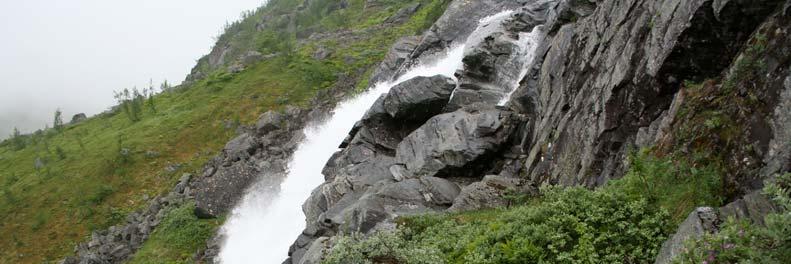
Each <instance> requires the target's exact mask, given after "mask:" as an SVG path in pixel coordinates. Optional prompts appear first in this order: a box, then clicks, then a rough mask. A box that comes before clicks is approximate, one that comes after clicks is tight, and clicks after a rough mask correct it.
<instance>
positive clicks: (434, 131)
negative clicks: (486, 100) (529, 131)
mask: <svg viewBox="0 0 791 264" xmlns="http://www.w3.org/2000/svg"><path fill="white" fill-rule="evenodd" d="M512 118H513V117H512V116H511V115H510V114H509V113H508V112H503V111H501V110H498V109H495V108H493V107H485V106H484V107H483V108H482V109H476V108H474V107H473V108H471V109H462V110H459V111H456V112H453V113H448V114H442V115H438V116H435V117H433V118H431V119H429V120H428V121H427V122H426V123H425V124H424V125H423V126H421V127H420V128H419V129H418V130H416V131H415V132H412V134H410V135H409V136H408V137H406V138H405V139H404V140H403V141H402V142H401V143H400V144H399V145H398V149H397V151H396V162H397V163H398V165H395V166H394V167H392V168H391V169H390V171H391V172H393V174H394V176H395V177H396V179H407V178H420V177H431V176H437V177H450V176H456V177H465V176H469V177H480V173H483V172H485V171H486V170H487V169H488V167H489V166H491V164H490V160H486V158H487V156H488V155H494V154H495V153H497V152H498V151H499V150H500V149H501V146H502V144H503V143H505V142H507V141H508V139H509V136H510V134H511V132H512V131H513V128H514V126H513V122H514V121H516V120H513V119H512Z"/></svg>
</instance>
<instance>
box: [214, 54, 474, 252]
mask: <svg viewBox="0 0 791 264" xmlns="http://www.w3.org/2000/svg"><path fill="white" fill-rule="evenodd" d="M462 56H463V47H457V48H453V49H451V50H450V51H449V52H447V53H446V54H445V56H443V58H441V59H439V60H437V61H435V63H432V64H430V65H421V66H418V67H415V68H413V69H411V70H409V71H408V72H407V73H406V74H404V75H403V76H401V77H399V79H398V80H396V81H393V82H388V83H380V84H378V85H376V86H375V87H374V88H373V89H371V90H370V91H368V92H366V93H364V94H362V95H360V96H357V97H356V98H354V99H351V100H349V101H346V102H343V103H341V104H340V105H339V106H338V107H337V108H336V109H335V111H334V114H333V115H332V117H330V118H329V119H328V120H327V121H326V122H324V123H322V124H318V125H313V126H309V127H307V128H305V140H304V141H303V142H302V143H301V144H300V146H299V147H298V148H297V150H296V151H295V152H294V154H293V156H292V160H291V162H290V163H289V165H288V168H289V171H288V175H287V178H286V180H285V181H284V182H283V184H282V185H281V187H280V189H281V192H280V193H279V194H278V196H277V197H275V198H274V200H273V201H269V199H271V196H269V195H263V194H257V193H255V192H250V193H248V194H247V195H246V197H245V198H244V199H243V200H242V203H241V204H239V206H237V207H236V208H235V209H234V210H233V212H232V213H231V216H230V218H229V219H228V221H227V222H226V224H225V225H224V226H223V227H222V231H221V232H222V233H223V235H224V237H225V241H224V244H223V246H222V249H221V251H220V255H219V259H220V261H221V262H222V263H232V264H237V263H280V262H282V261H283V260H284V259H286V257H287V255H286V253H287V252H288V247H289V246H290V245H291V243H292V242H293V239H294V237H296V236H297V235H299V233H300V232H301V231H302V229H304V227H305V223H304V220H303V219H304V215H303V214H302V210H301V209H302V207H301V205H302V202H304V201H305V200H306V199H307V198H308V196H310V192H311V190H313V188H315V187H316V186H319V185H320V184H321V183H322V181H323V179H324V178H323V177H322V176H321V170H322V168H323V167H324V163H325V162H326V161H327V160H329V159H330V157H331V156H332V154H333V153H335V152H336V151H337V150H338V145H340V143H341V141H342V140H343V139H344V137H345V136H346V134H347V133H348V131H349V130H350V129H351V128H352V126H354V123H355V122H357V120H359V119H360V118H361V117H362V115H363V114H364V113H365V111H367V110H368V108H370V107H371V105H373V103H374V102H375V101H376V99H377V98H379V96H380V95H381V94H383V93H387V92H388V91H389V90H390V88H391V87H393V86H395V85H396V84H398V83H401V82H403V81H406V80H409V79H411V78H414V77H418V76H433V75H437V74H442V75H445V76H450V77H452V76H453V73H454V72H456V70H457V69H458V68H459V67H460V66H461V59H462ZM262 204H268V206H261V205H262Z"/></svg>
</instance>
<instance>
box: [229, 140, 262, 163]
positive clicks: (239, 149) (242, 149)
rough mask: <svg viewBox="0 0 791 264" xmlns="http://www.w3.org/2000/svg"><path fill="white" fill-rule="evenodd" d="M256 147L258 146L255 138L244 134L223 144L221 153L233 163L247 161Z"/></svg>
mask: <svg viewBox="0 0 791 264" xmlns="http://www.w3.org/2000/svg"><path fill="white" fill-rule="evenodd" d="M258 147H259V144H258V142H256V140H255V138H253V137H252V136H250V135H249V134H247V133H245V134H241V135H239V136H238V137H236V138H234V139H233V140H231V141H230V142H228V143H227V144H225V147H224V148H223V152H224V153H225V155H226V156H227V157H228V159H229V160H230V161H232V162H235V161H239V160H247V159H248V158H250V155H253V154H255V150H256V149H257V148H258Z"/></svg>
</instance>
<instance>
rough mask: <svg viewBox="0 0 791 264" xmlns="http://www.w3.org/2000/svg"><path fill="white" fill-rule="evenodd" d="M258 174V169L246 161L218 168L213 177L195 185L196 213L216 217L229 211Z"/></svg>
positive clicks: (200, 215) (204, 216)
mask: <svg viewBox="0 0 791 264" xmlns="http://www.w3.org/2000/svg"><path fill="white" fill-rule="evenodd" d="M256 176H258V171H257V170H255V169H254V166H251V165H248V164H247V163H246V162H235V163H233V164H232V165H231V166H228V167H225V166H223V167H220V168H218V169H217V172H215V173H214V175H213V176H212V177H210V178H204V179H203V180H202V181H200V182H198V184H197V186H195V190H196V194H195V215H197V216H198V217H200V218H214V217H218V216H220V215H222V214H224V213H226V212H228V211H229V210H230V209H231V208H232V207H233V206H234V205H235V204H236V202H237V201H238V200H239V199H241V197H242V195H243V194H244V192H243V190H245V189H246V188H247V186H249V185H250V184H252V182H254V181H255V179H256Z"/></svg>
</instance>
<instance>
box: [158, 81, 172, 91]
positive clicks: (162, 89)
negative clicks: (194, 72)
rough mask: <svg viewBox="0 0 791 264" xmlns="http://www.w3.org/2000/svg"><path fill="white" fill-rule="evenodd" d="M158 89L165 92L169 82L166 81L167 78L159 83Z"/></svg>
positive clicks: (167, 89) (168, 88)
mask: <svg viewBox="0 0 791 264" xmlns="http://www.w3.org/2000/svg"><path fill="white" fill-rule="evenodd" d="M159 90H160V91H162V92H167V91H169V90H170V84H169V83H168V80H165V81H164V82H162V84H160V85H159Z"/></svg>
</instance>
